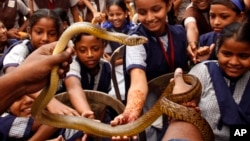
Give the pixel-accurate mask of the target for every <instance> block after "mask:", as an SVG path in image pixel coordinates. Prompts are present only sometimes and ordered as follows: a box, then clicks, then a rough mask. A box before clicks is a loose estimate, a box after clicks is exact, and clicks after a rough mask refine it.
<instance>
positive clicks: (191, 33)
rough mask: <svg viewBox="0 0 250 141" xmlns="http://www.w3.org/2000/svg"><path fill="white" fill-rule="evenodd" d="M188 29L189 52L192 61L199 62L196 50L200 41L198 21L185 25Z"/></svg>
mask: <svg viewBox="0 0 250 141" xmlns="http://www.w3.org/2000/svg"><path fill="white" fill-rule="evenodd" d="M185 28H186V31H187V40H188V48H187V51H188V54H189V55H190V57H191V59H192V61H193V62H194V63H197V60H196V52H197V48H198V42H199V31H198V28H197V25H196V22H189V23H187V24H186V25H185Z"/></svg>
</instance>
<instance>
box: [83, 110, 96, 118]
mask: <svg viewBox="0 0 250 141" xmlns="http://www.w3.org/2000/svg"><path fill="white" fill-rule="evenodd" d="M81 116H82V117H86V118H90V119H94V118H95V115H94V112H93V111H86V112H83V113H82V114H81Z"/></svg>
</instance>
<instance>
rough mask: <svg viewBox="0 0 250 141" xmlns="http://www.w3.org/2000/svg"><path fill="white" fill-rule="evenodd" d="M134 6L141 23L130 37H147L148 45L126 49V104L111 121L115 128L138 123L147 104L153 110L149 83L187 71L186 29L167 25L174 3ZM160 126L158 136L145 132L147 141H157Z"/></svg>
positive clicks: (145, 1) (147, 1) (137, 0)
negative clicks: (171, 73)
mask: <svg viewBox="0 0 250 141" xmlns="http://www.w3.org/2000/svg"><path fill="white" fill-rule="evenodd" d="M134 4H135V7H136V12H137V14H138V20H139V23H140V24H139V25H138V26H136V27H135V28H134V29H132V30H131V32H130V34H131V35H134V36H136V35H140V36H145V37H146V38H148V42H147V43H145V44H142V45H138V46H126V48H125V54H124V69H125V72H124V73H125V83H126V90H127V96H126V101H127V103H126V108H125V110H124V112H123V113H122V114H120V115H119V116H117V117H116V118H115V119H114V120H113V121H111V125H113V126H115V125H119V124H126V123H129V122H133V121H134V120H136V119H137V118H138V117H139V116H140V115H141V112H142V109H143V107H144V104H145V110H147V109H148V108H149V107H151V105H152V103H146V102H145V101H146V97H147V96H152V97H157V96H156V94H148V85H147V82H148V81H149V80H152V79H153V78H156V77H158V76H160V75H163V74H166V73H170V72H173V71H174V70H175V68H177V67H181V68H183V69H184V70H188V56H187V54H186V45H187V42H186V32H185V29H184V28H183V27H182V26H181V25H170V24H168V22H167V21H172V19H170V18H173V17H171V16H170V15H168V16H167V13H168V12H169V11H170V10H171V9H172V8H173V7H172V6H173V3H172V1H169V0H155V1H151V0H134ZM167 17H168V19H167ZM159 123H160V124H157V125H155V127H154V128H155V130H156V132H157V133H156V134H155V135H150V134H151V133H150V134H148V133H147V132H146V134H147V139H148V140H157V138H158V136H159V134H160V132H161V128H162V124H161V123H162V122H161V119H160V122H159ZM153 132H154V131H153ZM154 133H155V132H154ZM154 133H153V134H154ZM114 138H115V137H114Z"/></svg>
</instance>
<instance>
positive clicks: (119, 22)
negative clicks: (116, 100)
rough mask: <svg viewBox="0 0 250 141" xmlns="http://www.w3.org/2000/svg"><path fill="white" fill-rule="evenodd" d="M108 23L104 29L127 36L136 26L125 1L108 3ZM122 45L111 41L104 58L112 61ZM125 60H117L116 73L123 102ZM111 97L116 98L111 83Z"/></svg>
mask: <svg viewBox="0 0 250 141" xmlns="http://www.w3.org/2000/svg"><path fill="white" fill-rule="evenodd" d="M106 11H107V21H105V22H104V23H103V24H102V28H104V29H106V30H107V31H111V32H120V33H125V34H127V33H128V32H129V30H130V29H132V28H133V26H134V24H132V23H131V22H130V19H129V15H128V10H127V7H126V3H125V2H124V0H108V1H106ZM120 46H121V44H119V43H117V42H112V41H109V42H108V43H107V46H106V48H105V51H104V56H103V57H104V58H105V59H106V60H109V61H110V55H111V54H112V53H113V52H114V51H115V50H116V49H117V48H118V47H120ZM122 63H123V60H122V58H119V59H118V60H116V64H115V65H116V66H115V72H116V77H117V83H118V87H119V92H120V94H121V100H122V101H124V100H125V82H124V74H123V65H122ZM111 87H112V89H111V91H110V92H109V94H110V95H112V96H114V97H116V94H115V92H116V91H115V90H114V85H113V83H111Z"/></svg>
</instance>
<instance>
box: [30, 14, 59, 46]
mask: <svg viewBox="0 0 250 141" xmlns="http://www.w3.org/2000/svg"><path fill="white" fill-rule="evenodd" d="M55 26H56V25H55V23H54V20H52V19H50V18H41V19H39V20H38V21H37V22H36V24H35V25H34V26H33V27H32V29H31V33H30V34H31V43H32V46H33V47H34V48H39V47H40V46H42V45H44V44H48V43H51V42H54V41H57V40H58V38H59V33H58V32H57V28H56V27H55Z"/></svg>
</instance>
